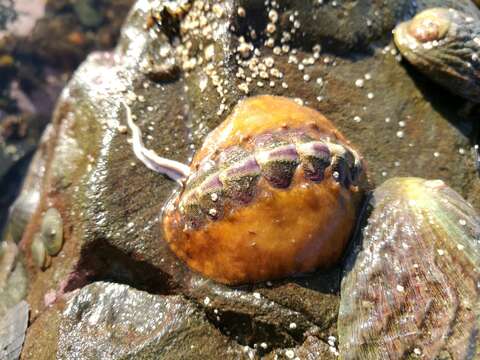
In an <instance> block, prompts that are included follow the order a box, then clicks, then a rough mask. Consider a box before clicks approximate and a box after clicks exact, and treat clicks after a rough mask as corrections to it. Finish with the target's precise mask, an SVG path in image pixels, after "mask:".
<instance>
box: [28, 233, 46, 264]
mask: <svg viewBox="0 0 480 360" xmlns="http://www.w3.org/2000/svg"><path fill="white" fill-rule="evenodd" d="M31 251H32V259H33V261H34V262H35V264H36V265H37V266H38V267H39V268H40V269H42V270H44V269H46V267H47V249H46V248H45V244H44V240H43V238H42V235H41V233H37V234H35V236H34V238H33V242H32V246H31Z"/></svg>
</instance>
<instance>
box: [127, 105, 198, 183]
mask: <svg viewBox="0 0 480 360" xmlns="http://www.w3.org/2000/svg"><path fill="white" fill-rule="evenodd" d="M121 103H122V105H123V106H124V107H125V111H126V116H127V124H128V127H129V128H130V131H131V132H132V147H133V152H134V153H135V156H136V157H137V158H138V160H140V161H141V162H142V163H143V164H145V166H146V167H148V168H149V169H150V170H153V171H155V172H157V173H160V174H163V175H165V176H168V177H169V178H170V179H172V180H174V181H176V182H178V183H180V184H183V182H184V181H185V180H186V179H187V178H188V176H190V168H189V167H188V166H187V165H185V164H182V163H181V162H178V161H175V160H170V159H166V158H163V157H161V156H158V155H157V154H156V153H155V151H153V150H150V149H147V148H146V147H145V145H144V144H143V140H142V132H141V131H140V128H139V127H138V126H137V125H136V124H135V123H134V122H133V119H132V111H131V109H130V106H128V105H127V104H126V103H125V102H124V101H122V102H121Z"/></svg>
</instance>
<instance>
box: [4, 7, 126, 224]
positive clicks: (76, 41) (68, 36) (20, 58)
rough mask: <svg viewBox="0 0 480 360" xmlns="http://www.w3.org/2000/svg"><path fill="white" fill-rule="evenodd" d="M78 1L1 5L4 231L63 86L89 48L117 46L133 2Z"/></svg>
mask: <svg viewBox="0 0 480 360" xmlns="http://www.w3.org/2000/svg"><path fill="white" fill-rule="evenodd" d="M74 3H75V4H76V6H75V7H79V9H77V10H78V11H77V12H78V14H77V13H76V12H75V9H74V6H72V4H70V2H68V1H63V0H55V1H48V2H47V1H44V0H42V1H35V2H32V1H28V0H12V1H5V2H2V4H0V89H1V90H0V187H1V188H2V189H5V191H4V192H2V194H1V195H0V231H1V229H2V228H3V224H4V221H5V217H6V211H5V210H4V209H7V208H8V206H9V205H10V204H11V202H12V201H13V199H14V197H15V196H16V194H17V193H18V190H19V184H20V183H21V179H22V178H23V177H24V176H25V170H26V167H27V165H28V162H29V161H30V160H31V155H32V153H33V152H34V150H35V148H36V146H37V144H38V141H39V138H40V134H41V132H42V131H43V129H44V128H45V126H46V124H47V123H48V121H49V119H50V116H51V113H52V109H53V106H54V104H55V102H56V100H57V97H58V95H59V93H60V91H61V89H62V88H63V87H64V86H65V84H66V82H67V80H68V78H69V77H70V75H71V73H72V71H73V70H74V69H75V68H76V67H77V65H78V64H79V63H80V61H82V60H83V59H84V58H85V56H86V54H87V53H88V52H89V51H91V50H94V49H107V48H111V47H113V45H114V43H115V41H116V39H117V36H118V34H119V30H120V26H121V24H122V22H123V20H124V17H125V15H126V13H127V11H128V9H129V6H130V5H131V4H132V3H133V0H122V1H108V0H104V1H100V2H96V8H95V9H96V10H95V11H94V12H92V11H90V10H91V9H92V8H91V4H90V7H88V4H87V3H88V1H83V2H81V1H78V2H74ZM82 4H83V5H82ZM89 9H90V10H89ZM94 13H95V14H97V15H96V17H97V18H98V17H100V22H99V21H98V20H95V16H94V15H93V14H94ZM85 18H88V21H90V23H88V24H87V25H84V24H83V23H82V21H81V19H84V20H85ZM103 18H105V19H106V20H108V21H106V22H105V23H103V20H102V19H103ZM94 20H95V24H93V23H92V22H93V21H94ZM83 22H85V21H83ZM93 25H95V30H96V31H95V32H93V31H92V27H91V26H93Z"/></svg>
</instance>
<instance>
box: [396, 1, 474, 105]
mask: <svg viewBox="0 0 480 360" xmlns="http://www.w3.org/2000/svg"><path fill="white" fill-rule="evenodd" d="M394 40H395V44H396V45H397V47H398V49H399V50H400V52H401V54H402V56H403V57H405V58H406V59H407V60H408V62H410V63H411V64H412V65H413V66H415V67H417V68H418V69H419V70H420V71H422V72H423V73H425V74H426V75H427V76H429V77H430V78H431V79H432V80H433V81H435V82H437V83H438V84H440V85H442V86H444V87H445V88H447V89H448V90H450V91H451V92H453V93H455V94H457V95H460V96H462V97H464V98H466V99H468V100H470V101H473V102H475V103H478V102H480V19H478V18H477V17H475V15H473V16H472V14H467V13H464V12H461V11H457V10H454V9H446V8H432V9H427V10H425V11H422V12H421V13H419V14H418V15H417V16H415V17H414V18H413V19H412V20H410V21H406V22H404V23H402V24H400V25H398V26H397V27H396V28H395V31H394Z"/></svg>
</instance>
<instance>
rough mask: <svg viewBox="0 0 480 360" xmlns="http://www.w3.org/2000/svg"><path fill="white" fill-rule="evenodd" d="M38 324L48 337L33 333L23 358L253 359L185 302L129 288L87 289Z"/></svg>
mask: <svg viewBox="0 0 480 360" xmlns="http://www.w3.org/2000/svg"><path fill="white" fill-rule="evenodd" d="M37 323H38V324H39V325H40V324H42V325H44V326H47V328H46V329H48V331H45V328H43V331H41V333H35V332H31V334H32V336H29V337H28V338H27V341H26V343H25V349H24V351H23V355H22V358H25V359H31V358H35V359H52V358H57V359H72V358H77V357H78V356H79V354H81V357H82V358H87V359H119V358H122V359H138V358H142V359H159V358H161V359H198V358H216V359H220V358H235V359H249V356H252V357H253V355H254V352H252V351H250V350H249V349H247V351H246V352H245V351H244V348H243V347H242V346H240V345H238V344H236V343H235V342H233V341H232V340H230V339H228V338H227V337H225V336H224V335H222V334H221V333H220V332H219V331H218V330H217V329H216V328H215V327H214V326H213V325H212V324H211V323H210V322H209V321H208V319H207V318H206V317H205V314H204V313H203V312H202V311H201V310H199V309H198V307H197V306H196V305H195V304H193V303H192V302H190V301H188V300H186V299H185V298H184V297H182V296H179V295H172V296H161V295H151V294H148V293H145V292H142V291H138V290H135V289H132V288H130V287H128V286H126V285H119V284H109V283H102V282H99V283H93V284H91V285H88V286H85V287H83V288H82V289H81V290H79V291H76V292H75V293H74V294H72V296H71V298H70V299H68V300H67V301H66V303H64V304H62V305H61V306H60V304H58V305H57V304H56V306H54V307H52V308H50V309H48V310H47V311H46V312H45V313H44V314H42V315H41V317H40V318H39V319H38V321H36V322H35V324H34V325H33V327H32V329H33V328H35V327H37V326H38V325H37ZM33 334H36V335H37V336H33ZM52 334H57V335H56V336H58V342H56V341H51V339H52ZM79 339H81V341H79ZM46 344H50V345H51V346H45V345H46ZM37 349H38V350H40V352H39V351H38V350H37Z"/></svg>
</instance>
